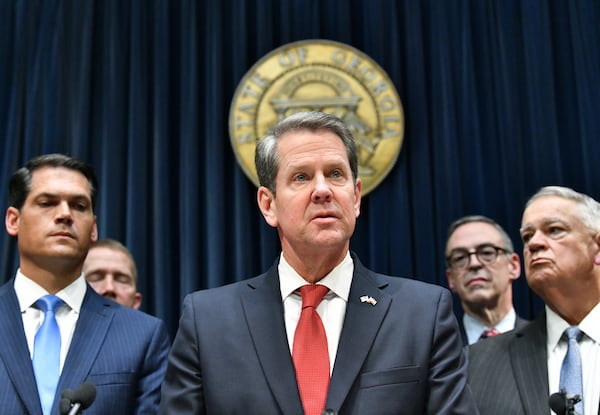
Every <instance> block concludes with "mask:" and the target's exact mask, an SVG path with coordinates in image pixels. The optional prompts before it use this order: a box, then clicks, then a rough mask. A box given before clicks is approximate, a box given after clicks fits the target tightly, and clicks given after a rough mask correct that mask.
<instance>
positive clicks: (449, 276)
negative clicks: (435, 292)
mask: <svg viewBox="0 0 600 415" xmlns="http://www.w3.org/2000/svg"><path fill="white" fill-rule="evenodd" d="M446 278H447V279H448V287H449V288H450V291H452V292H453V293H454V292H456V291H454V278H452V271H450V270H449V269H446Z"/></svg>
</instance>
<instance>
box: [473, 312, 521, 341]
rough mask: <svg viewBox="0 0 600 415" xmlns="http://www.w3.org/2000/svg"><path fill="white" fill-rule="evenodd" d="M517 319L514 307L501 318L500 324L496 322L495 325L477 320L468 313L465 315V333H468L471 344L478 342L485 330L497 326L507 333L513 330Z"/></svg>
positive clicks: (497, 328)
mask: <svg viewBox="0 0 600 415" xmlns="http://www.w3.org/2000/svg"><path fill="white" fill-rule="evenodd" d="M516 321H517V313H516V312H515V309H514V308H512V307H511V309H510V311H509V312H508V314H506V315H505V316H504V318H503V319H502V320H500V321H499V322H498V324H496V325H495V326H494V327H488V326H486V325H485V324H483V323H482V322H481V321H479V320H477V319H476V318H474V317H471V316H470V315H469V314H467V313H465V314H464V315H463V327H464V328H465V333H467V340H468V341H469V344H473V343H475V342H477V341H478V340H479V338H480V337H481V335H482V334H483V332H484V331H485V330H488V329H491V328H495V329H496V330H498V331H499V332H500V333H506V332H507V331H511V330H512V329H514V328H515V323H516Z"/></svg>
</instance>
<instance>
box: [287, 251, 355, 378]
mask: <svg viewBox="0 0 600 415" xmlns="http://www.w3.org/2000/svg"><path fill="white" fill-rule="evenodd" d="M278 270H279V287H280V289H281V298H282V301H283V310H284V319H285V330H286V333H287V338H288V345H289V347H290V353H292V348H293V345H294V333H295V331H296V326H297V325H298V320H300V313H301V311H302V297H301V296H300V293H299V292H298V289H299V288H300V287H302V286H303V285H306V284H308V282H307V281H306V280H305V279H304V278H302V277H301V276H300V275H299V274H298V273H297V272H296V271H295V270H294V269H293V268H292V267H291V266H290V264H288V262H287V261H286V260H285V258H284V257H283V254H281V255H280V259H279V266H278ZM353 273H354V262H353V261H352V258H351V257H350V253H347V254H346V257H345V258H344V259H343V260H342V262H341V263H340V264H338V265H337V266H336V267H335V268H334V269H333V270H332V271H331V272H330V273H329V274H327V275H326V276H325V277H324V278H323V279H322V280H321V281H319V282H318V284H322V285H325V286H326V287H327V288H329V292H328V293H327V294H326V295H325V298H323V301H321V303H320V304H319V306H318V307H317V313H319V316H320V317H321V320H322V321H323V326H324V327H325V334H326V335H327V347H328V349H329V373H330V374H331V372H332V371H333V364H334V363H335V356H336V353H337V348H338V343H339V341H340V334H341V332H342V326H343V324H344V316H345V314H346V304H348V294H349V293H350V285H351V284H352V275H353Z"/></svg>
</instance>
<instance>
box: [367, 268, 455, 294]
mask: <svg viewBox="0 0 600 415" xmlns="http://www.w3.org/2000/svg"><path fill="white" fill-rule="evenodd" d="M375 275H376V278H377V280H378V281H379V284H380V285H382V286H384V287H385V288H386V290H389V291H390V292H391V293H408V294H413V293H414V294H415V295H427V296H435V297H437V296H440V295H442V294H444V293H446V294H448V295H450V291H449V290H448V289H447V288H445V287H442V286H441V285H435V284H432V283H428V282H424V281H419V280H415V279H412V278H410V277H395V276H391V275H383V274H375Z"/></svg>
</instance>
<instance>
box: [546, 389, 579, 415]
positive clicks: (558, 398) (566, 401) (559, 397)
mask: <svg viewBox="0 0 600 415" xmlns="http://www.w3.org/2000/svg"><path fill="white" fill-rule="evenodd" d="M579 401H581V397H580V396H579V395H567V392H566V391H565V388H561V390H560V392H556V393H553V394H552V395H550V398H549V399H548V403H549V404H550V409H552V410H553V411H554V412H555V413H556V415H579V414H578V413H577V412H575V404H576V403H577V402H579Z"/></svg>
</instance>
